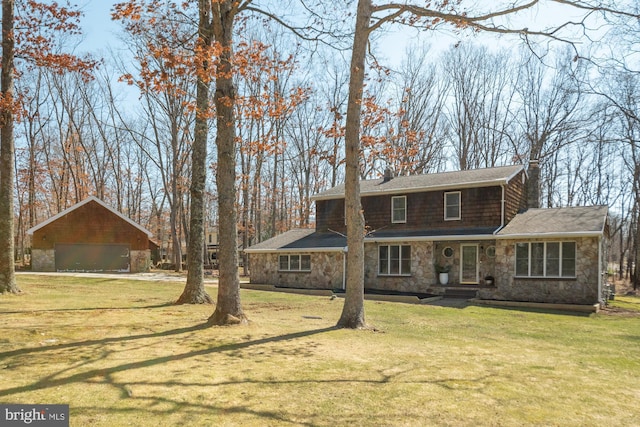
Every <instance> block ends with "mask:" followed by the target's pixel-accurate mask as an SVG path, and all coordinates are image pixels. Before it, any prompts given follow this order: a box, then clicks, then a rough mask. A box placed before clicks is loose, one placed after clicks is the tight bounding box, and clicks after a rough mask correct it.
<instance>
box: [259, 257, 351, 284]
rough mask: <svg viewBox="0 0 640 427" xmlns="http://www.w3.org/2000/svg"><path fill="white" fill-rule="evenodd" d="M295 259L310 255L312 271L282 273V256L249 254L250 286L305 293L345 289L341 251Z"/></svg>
mask: <svg viewBox="0 0 640 427" xmlns="http://www.w3.org/2000/svg"><path fill="white" fill-rule="evenodd" d="M296 255H311V271H279V263H278V256H279V254H276V253H253V254H250V255H249V256H250V258H251V262H250V264H249V265H251V283H254V284H265V285H274V286H283V287H290V288H304V289H342V286H343V284H342V281H343V276H342V270H343V265H344V260H343V253H342V251H340V252H299V253H296Z"/></svg>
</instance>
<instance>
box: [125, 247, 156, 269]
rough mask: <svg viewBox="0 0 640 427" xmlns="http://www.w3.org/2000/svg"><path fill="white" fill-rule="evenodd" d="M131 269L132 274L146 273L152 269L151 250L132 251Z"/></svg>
mask: <svg viewBox="0 0 640 427" xmlns="http://www.w3.org/2000/svg"><path fill="white" fill-rule="evenodd" d="M130 256H131V260H130V263H131V264H130V267H129V269H130V270H131V273H145V272H147V271H149V270H150V269H151V250H150V249H147V250H145V251H133V250H132V251H131V252H130Z"/></svg>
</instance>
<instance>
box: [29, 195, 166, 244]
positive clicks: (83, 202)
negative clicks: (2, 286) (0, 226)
mask: <svg viewBox="0 0 640 427" xmlns="http://www.w3.org/2000/svg"><path fill="white" fill-rule="evenodd" d="M90 202H96V203H97V204H99V205H100V206H102V207H103V208H105V209H107V210H108V211H109V212H111V213H113V214H114V215H116V216H118V217H120V218H121V219H122V220H123V221H126V222H128V223H129V224H131V225H132V226H134V227H135V228H137V229H138V230H140V231H142V232H143V233H145V234H146V235H147V236H149V237H151V236H153V233H151V232H150V231H149V230H147V229H146V228H144V227H142V226H141V225H140V224H136V223H135V222H134V221H132V220H131V219H129V218H127V217H126V216H124V215H122V214H121V213H120V212H118V211H116V210H115V209H113V208H111V207H110V206H108V205H107V204H106V203H105V202H103V201H102V200H100V199H98V198H97V197H94V196H91V197H88V198H86V199H84V200H83V201H81V202H79V203H76V204H75V205H73V206H71V207H69V208H67V209H65V210H63V211H62V212H60V213H58V214H57V215H54V216H52V217H51V218H49V219H48V220H46V221H44V222H41V223H40V224H38V225H36V226H35V227H32V228H30V229H28V230H27V234H29V235H32V234H33V233H34V232H35V231H37V230H39V229H41V228H43V227H45V226H47V225H49V224H51V223H52V222H54V221H57V220H58V219H60V218H62V217H63V216H65V215H66V214H68V213H69V212H71V211H74V210H76V209H78V208H79V207H81V206H84V205H86V204H87V203H90Z"/></svg>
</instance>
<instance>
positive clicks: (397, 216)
mask: <svg viewBox="0 0 640 427" xmlns="http://www.w3.org/2000/svg"><path fill="white" fill-rule="evenodd" d="M391 222H393V223H404V222H407V196H394V197H392V198H391Z"/></svg>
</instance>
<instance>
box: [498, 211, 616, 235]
mask: <svg viewBox="0 0 640 427" xmlns="http://www.w3.org/2000/svg"><path fill="white" fill-rule="evenodd" d="M607 212H608V208H607V206H579V207H578V206H576V207H564V208H541V209H529V210H527V211H526V212H523V213H520V214H518V215H516V216H515V218H513V220H511V222H509V224H507V225H506V226H505V227H504V228H503V229H502V230H500V232H498V234H497V235H498V236H500V237H511V236H529V237H535V236H540V237H545V236H548V235H600V234H602V233H603V232H604V229H605V224H606V221H607Z"/></svg>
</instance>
